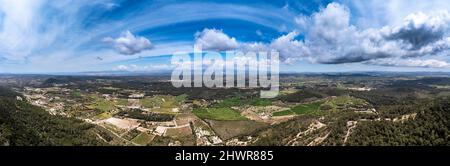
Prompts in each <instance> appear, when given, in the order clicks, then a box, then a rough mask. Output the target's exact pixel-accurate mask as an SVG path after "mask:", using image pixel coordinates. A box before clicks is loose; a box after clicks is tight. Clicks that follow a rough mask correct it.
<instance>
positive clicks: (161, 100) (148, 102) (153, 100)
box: [139, 95, 187, 108]
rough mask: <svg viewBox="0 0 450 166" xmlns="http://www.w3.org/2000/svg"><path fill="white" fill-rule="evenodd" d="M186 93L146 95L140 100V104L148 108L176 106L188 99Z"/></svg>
mask: <svg viewBox="0 0 450 166" xmlns="http://www.w3.org/2000/svg"><path fill="white" fill-rule="evenodd" d="M186 97H187V96H186V95H180V96H154V97H146V98H144V99H141V100H139V102H140V104H141V105H142V106H144V107H147V108H154V107H160V108H176V107H179V106H180V105H181V104H183V103H184V101H185V100H186Z"/></svg>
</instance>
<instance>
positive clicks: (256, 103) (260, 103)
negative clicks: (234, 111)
mask: <svg viewBox="0 0 450 166" xmlns="http://www.w3.org/2000/svg"><path fill="white" fill-rule="evenodd" d="M250 105H253V106H269V105H272V101H270V100H269V99H262V98H256V99H253V100H251V101H250Z"/></svg>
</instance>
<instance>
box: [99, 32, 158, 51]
mask: <svg viewBox="0 0 450 166" xmlns="http://www.w3.org/2000/svg"><path fill="white" fill-rule="evenodd" d="M103 41H104V42H107V43H111V44H112V46H113V47H114V49H115V50H116V51H117V52H118V53H120V54H123V55H134V54H137V53H140V52H142V51H144V50H150V49H152V48H153V45H152V43H151V42H150V40H148V39H147V38H145V37H141V36H135V35H133V34H132V33H131V32H130V31H125V32H123V33H122V34H121V35H120V37H118V38H116V39H114V38H111V37H107V38H104V39H103Z"/></svg>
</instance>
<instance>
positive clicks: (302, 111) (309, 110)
mask: <svg viewBox="0 0 450 166" xmlns="http://www.w3.org/2000/svg"><path fill="white" fill-rule="evenodd" d="M323 103H324V102H323V101H318V102H313V103H309V104H302V105H298V106H295V107H293V108H291V109H290V110H286V111H280V112H274V113H273V114H272V115H273V116H286V115H294V114H297V115H320V113H321V112H320V106H321V105H322V104H323Z"/></svg>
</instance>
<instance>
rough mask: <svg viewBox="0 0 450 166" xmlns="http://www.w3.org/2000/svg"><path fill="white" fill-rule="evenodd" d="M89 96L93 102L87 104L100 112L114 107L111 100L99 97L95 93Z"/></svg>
mask: <svg viewBox="0 0 450 166" xmlns="http://www.w3.org/2000/svg"><path fill="white" fill-rule="evenodd" d="M90 98H91V99H92V100H94V102H93V103H92V104H90V105H89V106H88V107H89V108H90V109H97V110H100V111H101V112H109V111H111V110H113V109H114V108H115V107H114V103H113V102H112V101H108V100H105V99H102V98H99V97H97V96H95V95H91V96H90Z"/></svg>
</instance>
